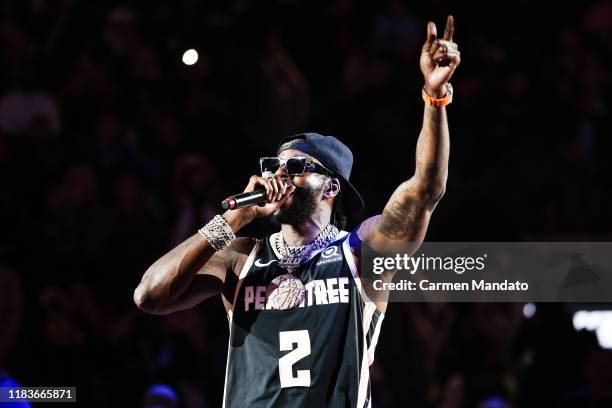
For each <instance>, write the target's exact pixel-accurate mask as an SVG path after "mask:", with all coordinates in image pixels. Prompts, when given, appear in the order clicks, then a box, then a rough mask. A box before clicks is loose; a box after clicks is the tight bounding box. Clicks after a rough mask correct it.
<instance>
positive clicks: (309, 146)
mask: <svg viewBox="0 0 612 408" xmlns="http://www.w3.org/2000/svg"><path fill="white" fill-rule="evenodd" d="M297 139H302V140H297ZM287 149H296V150H299V151H302V152H304V153H307V154H309V155H311V156H312V157H314V158H315V159H317V160H318V161H320V162H321V164H322V165H323V166H325V167H326V168H327V169H329V170H331V171H332V172H333V173H334V176H335V177H338V179H340V181H341V184H342V185H343V186H344V187H346V188H345V189H344V192H343V194H342V198H343V202H344V204H345V206H346V207H345V208H347V209H349V210H350V211H358V210H361V209H362V208H363V206H364V205H363V198H361V195H360V194H359V192H358V191H357V189H356V188H355V187H354V186H353V185H352V184H351V183H350V182H349V178H350V176H351V169H352V168H353V153H352V152H351V149H349V148H348V147H347V146H346V145H345V144H344V143H342V142H341V141H339V140H338V139H336V138H335V137H333V136H323V135H320V134H318V133H300V134H297V135H293V136H288V137H285V138H283V139H281V141H280V145H279V146H278V153H280V152H282V151H283V150H287Z"/></svg>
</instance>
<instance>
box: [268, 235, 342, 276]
mask: <svg viewBox="0 0 612 408" xmlns="http://www.w3.org/2000/svg"><path fill="white" fill-rule="evenodd" d="M339 233H340V231H339V230H338V228H336V227H335V226H334V225H332V224H327V227H325V228H323V230H322V231H321V232H320V233H319V235H317V236H316V237H315V239H313V240H312V242H310V243H309V244H306V245H301V246H289V245H287V243H286V242H285V239H284V238H283V236H282V234H281V232H280V231H279V232H277V233H275V234H273V235H272V240H273V241H274V246H275V248H276V250H277V251H278V253H279V254H280V255H281V259H280V261H279V262H278V264H279V266H280V267H281V268H286V269H288V270H289V273H291V272H293V270H294V269H296V268H298V267H299V266H300V264H301V263H302V262H304V261H305V260H308V258H310V255H311V254H312V253H313V252H315V251H317V250H319V249H321V248H325V247H326V246H327V245H328V244H329V243H330V242H332V241H333V240H334V238H336V237H337V236H338V234H339Z"/></svg>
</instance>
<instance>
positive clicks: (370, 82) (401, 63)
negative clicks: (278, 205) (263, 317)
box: [0, 0, 612, 407]
mask: <svg viewBox="0 0 612 408" xmlns="http://www.w3.org/2000/svg"><path fill="white" fill-rule="evenodd" d="M0 10H1V14H0V16H1V17H0V42H1V46H0V178H1V180H2V183H1V186H2V190H1V191H2V193H1V195H0V220H1V221H0V225H1V227H2V228H1V231H2V234H1V239H0V257H1V264H2V266H1V268H0V272H1V273H0V317H1V319H2V321H3V322H4V324H3V326H2V327H1V328H0V368H5V369H6V371H4V374H2V371H1V370H0V378H1V377H2V375H5V376H6V373H10V375H11V377H12V378H13V379H15V380H16V381H18V382H19V383H21V384H22V385H26V386H35V385H66V386H68V385H71V386H77V387H78V398H79V400H80V401H81V403H80V405H82V406H87V407H107V406H139V405H140V402H141V399H142V397H143V395H144V394H145V391H146V389H147V387H148V386H150V385H151V384H154V383H166V384H169V385H170V386H171V387H173V388H174V390H175V391H176V392H177V394H178V396H179V398H180V406H182V407H196V406H211V407H214V406H219V405H220V401H221V398H222V389H223V378H224V370H225V357H226V344H227V320H226V317H225V313H224V311H223V309H222V306H221V302H220V301H219V299H218V298H215V299H211V300H209V301H207V302H205V303H203V304H202V305H200V306H198V307H196V308H194V309H192V310H188V311H185V312H181V313H175V314H172V315H168V316H163V317H158V316H149V315H146V314H144V313H142V312H140V311H139V310H138V309H137V308H136V307H135V306H134V305H133V302H132V292H133V289H134V288H135V286H136V285H137V283H138V282H139V279H140V277H141V276H142V274H143V272H144V271H145V269H146V268H147V267H148V266H149V265H150V264H151V263H152V262H153V261H154V260H155V259H156V258H157V257H159V256H161V255H162V254H163V253H164V252H165V251H166V250H168V249H169V248H171V247H173V246H174V245H176V244H177V243H178V242H180V241H182V240H183V239H184V238H186V237H187V236H190V235H191V234H193V233H194V232H195V231H196V230H197V228H199V227H200V226H202V225H203V224H204V222H205V221H207V220H208V219H209V218H211V217H212V216H213V215H214V214H216V213H218V212H219V206H218V203H219V201H220V199H221V198H222V197H224V196H225V195H227V194H228V193H233V192H237V191H241V190H242V188H243V187H244V185H245V184H246V182H247V180H248V177H249V175H250V174H253V173H255V172H256V171H257V158H258V157H259V156H260V155H269V154H273V153H274V152H275V147H276V145H277V142H278V140H279V139H280V138H281V137H282V136H286V135H290V134H294V133H297V132H299V131H304V130H310V131H316V132H319V133H322V134H332V135H335V136H337V137H338V138H340V139H341V140H343V141H344V142H345V143H346V144H348V145H349V146H350V147H351V148H352V150H353V152H354V154H355V165H354V169H353V175H352V177H351V180H352V181H353V183H354V184H355V185H356V186H357V188H358V189H359V190H360V191H361V192H362V195H363V196H364V198H365V201H366V209H365V210H364V211H363V213H361V214H351V215H350V220H351V226H354V225H356V223H358V222H359V221H360V220H362V219H363V218H364V217H366V216H370V215H373V214H377V213H379V212H380V211H381V210H382V208H383V206H384V204H385V202H386V200H387V199H388V197H389V196H390V194H391V192H392V191H393V189H394V188H395V187H396V186H397V185H398V184H399V183H400V182H402V181H404V180H405V179H407V178H409V177H410V176H411V175H412V174H413V171H414V151H415V146H416V139H417V136H418V133H419V130H420V127H421V121H422V112H423V102H422V100H421V96H420V89H421V87H422V84H423V78H422V74H421V73H420V70H419V67H418V54H419V51H420V47H421V45H422V43H423V41H424V37H425V26H426V22H427V21H428V20H429V19H431V20H434V21H435V22H436V23H437V25H438V32H439V33H442V32H443V28H444V27H443V24H444V21H445V17H446V15H447V14H449V13H452V14H453V15H454V16H455V24H456V35H455V41H456V42H457V43H458V44H459V47H460V49H461V52H462V63H461V66H460V67H459V68H458V70H457V72H456V73H455V76H454V77H453V79H452V83H453V85H454V88H455V98H454V102H453V103H452V105H450V106H449V108H448V114H449V121H450V129H451V162H450V175H449V180H448V185H447V192H446V195H445V196H444V198H443V200H442V201H441V202H440V204H439V205H438V207H437V208H436V211H435V214H434V216H433V218H432V222H431V224H430V227H429V231H428V235H427V240H429V241H517V240H518V241H521V240H552V241H554V240H557V241H564V240H609V239H610V232H611V229H612V228H611V227H612V212H611V211H609V209H610V207H611V205H612V189H610V180H609V179H610V170H611V162H612V160H611V159H610V153H611V152H612V149H611V141H610V121H609V120H608V117H607V115H609V110H610V102H611V100H610V99H611V96H610V95H611V90H612V89H611V88H612V87H611V86H610V85H611V84H610V72H611V68H612V2H610V1H598V2H569V3H567V4H563V5H561V4H554V5H553V4H552V3H551V4H550V5H548V4H547V3H545V2H536V1H535V0H520V1H517V0H514V1H505V2H503V3H501V2H500V3H495V2H487V3H484V2H483V3H482V4H478V3H468V2H461V3H460V2H450V1H444V0H434V1H417V2H408V1H402V0H390V1H380V2H359V1H353V0H336V1H320V0H317V1H312V0H311V1H306V0H301V1H300V0H285V1H275V2H269V1H257V2H256V1H247V0H233V1H215V2H210V1H202V0H200V1H195V0H180V1H178V0H177V1H172V2H158V1H144V0H143V1H135V2H132V3H128V2H116V1H96V2H93V1H89V2H85V1H77V0H72V1H68V0H65V1H46V0H29V1H9V0H5V1H2V2H0ZM188 48H195V49H197V51H198V52H199V60H198V62H197V63H196V64H195V65H193V66H186V65H184V64H183V63H182V62H181V55H182V54H183V52H184V51H185V50H186V49H188ZM268 230H269V226H268V225H267V224H266V222H265V221H258V222H256V223H254V225H251V226H249V227H248V228H247V229H245V230H244V231H241V233H242V234H243V235H250V234H252V235H255V236H260V235H261V234H263V233H264V232H265V231H268ZM522 306H523V305H521V304H499V303H498V304H452V305H449V304H442V303H431V304H392V305H390V307H389V310H388V312H387V317H386V319H385V323H384V325H383V330H382V332H381V337H380V340H379V345H378V351H377V356H376V362H375V364H374V366H373V367H372V381H373V384H372V387H373V395H374V402H373V406H374V407H404V406H410V407H509V406H513V407H531V406H547V407H548V406H564V407H566V406H568V407H569V406H602V407H603V406H612V399H611V398H612V397H611V393H612V357H611V356H610V352H609V351H604V350H602V349H600V348H599V346H598V345H597V341H596V339H595V337H594V334H593V333H591V332H576V331H575V330H574V329H573V327H572V324H571V307H570V305H561V304H538V305H537V312H536V314H535V316H534V317H532V318H531V319H527V318H525V317H524V316H523V314H522V312H521V310H522Z"/></svg>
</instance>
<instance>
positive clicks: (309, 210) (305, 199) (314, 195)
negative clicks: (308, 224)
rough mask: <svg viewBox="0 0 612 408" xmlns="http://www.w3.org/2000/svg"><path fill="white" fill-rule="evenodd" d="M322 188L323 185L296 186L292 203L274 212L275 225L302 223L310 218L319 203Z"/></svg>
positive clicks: (273, 220) (273, 221)
mask: <svg viewBox="0 0 612 408" xmlns="http://www.w3.org/2000/svg"><path fill="white" fill-rule="evenodd" d="M321 190H323V185H321V186H319V187H296V188H295V190H294V192H293V197H292V199H291V204H290V205H289V206H288V207H285V208H279V209H278V210H277V211H276V212H275V213H274V214H272V223H273V224H275V225H280V224H288V225H300V224H302V223H304V222H305V221H307V220H308V219H310V217H311V216H312V214H313V213H314V211H315V210H316V209H317V206H318V205H319V198H318V197H319V193H320V192H321Z"/></svg>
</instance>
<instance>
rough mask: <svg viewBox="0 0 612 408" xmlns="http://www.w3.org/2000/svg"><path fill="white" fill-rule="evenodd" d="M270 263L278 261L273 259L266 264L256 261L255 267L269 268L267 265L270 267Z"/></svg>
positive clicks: (259, 260)
mask: <svg viewBox="0 0 612 408" xmlns="http://www.w3.org/2000/svg"><path fill="white" fill-rule="evenodd" d="M272 262H278V261H277V260H276V259H273V260H271V261H270V262H268V263H261V259H257V260H256V261H255V266H258V267H260V268H264V267H266V266H269V265H270V264H271V263H272Z"/></svg>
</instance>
